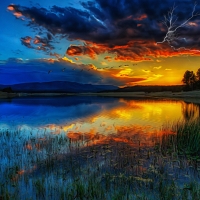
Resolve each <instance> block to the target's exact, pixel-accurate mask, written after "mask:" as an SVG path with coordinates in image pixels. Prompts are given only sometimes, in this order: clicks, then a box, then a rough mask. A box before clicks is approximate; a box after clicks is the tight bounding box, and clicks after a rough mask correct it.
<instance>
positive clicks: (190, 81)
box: [182, 70, 196, 90]
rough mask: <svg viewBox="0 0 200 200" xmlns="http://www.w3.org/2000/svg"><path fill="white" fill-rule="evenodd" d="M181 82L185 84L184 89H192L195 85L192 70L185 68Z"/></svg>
mask: <svg viewBox="0 0 200 200" xmlns="http://www.w3.org/2000/svg"><path fill="white" fill-rule="evenodd" d="M182 82H183V83H184V84H185V85H186V89H192V90H193V89H194V88H195V85H196V76H195V74H194V72H193V71H189V70H187V71H186V72H185V74H184V75H183V79H182Z"/></svg>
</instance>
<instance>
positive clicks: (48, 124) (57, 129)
mask: <svg viewBox="0 0 200 200" xmlns="http://www.w3.org/2000/svg"><path fill="white" fill-rule="evenodd" d="M197 117H199V106H198V105H195V104H192V103H185V102H183V101H167V100H134V99H123V98H104V97H57V98H22V99H13V100H10V101H9V102H5V101H1V102H0V128H1V130H6V129H9V130H19V129H20V130H24V131H26V132H27V133H29V132H30V131H31V132H37V133H40V132H43V131H44V130H45V131H48V132H50V133H52V134H60V133H65V134H71V135H73V133H76V134H77V133H79V134H81V133H87V134H96V133H98V134H103V135H109V134H117V133H119V132H121V131H124V132H128V133H129V134H130V133H131V132H132V131H134V132H135V133H136V132H137V133H146V134H148V135H151V134H155V133H158V132H160V130H161V129H162V126H163V125H164V126H165V125H166V124H172V123H176V122H177V121H180V120H189V119H191V118H193V119H194V118H197Z"/></svg>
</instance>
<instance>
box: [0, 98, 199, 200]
mask: <svg viewBox="0 0 200 200" xmlns="http://www.w3.org/2000/svg"><path fill="white" fill-rule="evenodd" d="M199 116H200V106H199V105H196V104H193V103H185V102H183V101H169V100H145V99H132V98H112V97H109V98H108V97H89V96H88V97H84V96H69V97H51V98H50V97H34V98H29V97H26V98H14V99H10V100H6V101H5V100H1V101H0V132H1V134H0V146H1V148H2V150H1V153H0V159H1V166H0V172H1V176H0V182H1V187H0V192H1V193H0V195H2V196H3V197H5V196H4V195H5V194H7V193H8V195H9V196H10V197H13V196H15V195H16V194H17V195H18V198H19V199H26V198H28V197H29V195H30V194H31V196H32V198H31V199H44V196H45V197H46V198H47V196H48V199H70V198H71V199H74V198H76V196H77V195H80V196H79V198H77V199H87V198H86V196H87V195H86V194H85V193H84V195H85V196H84V195H83V194H82V193H81V194H79V193H77V191H78V189H77V187H83V186H82V185H81V184H82V183H84V181H85V180H87V181H88V187H93V186H90V179H88V177H90V178H91V180H92V181H93V182H94V183H95V184H93V185H97V186H98V187H104V186H106V188H107V187H108V185H107V184H108V182H107V181H108V180H107V179H105V180H104V179H103V178H102V177H105V176H107V174H109V176H108V177H109V180H115V179H117V180H118V181H119V180H120V181H119V182H117V184H118V186H119V185H120V184H125V185H126V184H128V183H127V180H128V179H127V178H126V179H123V181H125V182H123V181H122V178H120V177H121V176H122V175H123V176H125V175H126V176H127V177H129V178H130V177H132V178H133V179H134V181H136V182H138V181H142V182H144V180H145V184H147V182H148V184H149V185H150V187H152V186H151V184H152V182H154V184H156V183H157V182H158V180H157V177H154V176H153V175H152V171H151V174H150V175H148V178H144V177H143V174H145V173H147V171H148V170H150V169H151V167H152V166H153V164H152V163H154V165H156V164H155V163H156V162H158V163H159V165H160V160H159V159H161V156H160V155H159V156H158V153H157V152H156V153H155V151H154V150H155V149H153V150H152V147H154V146H155V145H157V144H158V143H159V141H160V138H162V135H163V134H166V132H168V133H173V130H172V127H173V125H175V124H177V123H178V122H182V123H187V122H188V121H191V120H195V119H198V118H199ZM119 152H122V153H119ZM131 152H132V154H131ZM154 153H155V154H154ZM106 155H107V156H106ZM150 155H154V156H153V157H152V159H151V156H150ZM155 155H156V156H155ZM145 156H146V157H145ZM126 157H127V158H126ZM144 157H145V158H144ZM125 158H126V159H125ZM133 158H134V159H133ZM147 158H148V159H147ZM155 158H156V160H154V159H155ZM168 159H169V160H168V162H169V163H170V165H168V164H167V165H166V166H165V167H164V168H165V170H166V171H168V172H169V174H173V173H174V172H172V171H170V170H169V168H170V166H171V155H170V156H169V158H168ZM172 159H173V162H174V160H175V159H174V155H172ZM136 160H137V162H136ZM141 160H142V161H141ZM140 162H142V163H143V164H142V165H141V163H140ZM151 162H152V163H151ZM138 163H139V164H138ZM136 166H137V167H136ZM141 166H142V167H141ZM185 166H186V167H185V171H184V170H182V171H181V173H188V171H187V168H188V167H187V166H189V164H188V165H187V164H185ZM148 173H150V172H148ZM177 173H179V176H180V172H177ZM119 174H120V175H119ZM133 174H134V176H133ZM172 176H173V177H174V176H175V173H174V175H172ZM177 176H178V175H177ZM92 177H93V178H92ZM113 177H115V178H113ZM185 179H186V177H183V176H181V177H180V180H181V181H182V182H184V181H186V180H185ZM100 180H101V181H100ZM87 181H86V182H87ZM134 181H133V182H131V183H130V184H133V185H134V184H136V183H135V182H134ZM179 182H180V181H179ZM100 183H101V184H102V185H103V186H102V185H98V184H100ZM77 184H78V185H77ZM112 184H113V182H112ZM112 184H111V183H109V185H112ZM55 185H56V186H55ZM80 185H81V186H80ZM133 185H132V186H133ZM66 187H67V188H68V189H69V190H67V191H66ZM113 187H114V186H112V187H111V186H109V187H108V188H107V189H106V191H107V192H108V193H109V195H110V194H112V191H114V188H113ZM123 187H124V185H123ZM126 187H127V188H128V187H129V185H127V186H126ZM134 187H138V183H137V186H135V185H134ZM142 187H143V186H142ZM52 188H56V189H55V190H53V189H52ZM74 188H75V189H74ZM79 189H80V188H79ZM90 189H91V188H90ZM82 190H84V189H83V188H82V189H81V191H82ZM92 190H94V191H96V190H95V188H93V189H92ZM72 191H73V192H72ZM130 191H131V189H130ZM138 191H139V189H138ZM79 192H80V191H79ZM82 192H83V191H82ZM58 193H59V195H63V197H62V198H61V197H59V198H56V197H57V195H58ZM69 193H70V195H71V197H70V198H69ZM76 193H77V194H76ZM87 193H88V192H87ZM104 193H105V192H104V189H102V193H101V194H99V193H98V194H96V197H97V196H98V195H99V196H100V197H101V198H104V197H105V196H103V195H104ZM136 193H137V195H139V193H140V192H136ZM81 195H83V196H84V197H83V196H82V197H81ZM91 195H94V194H93V193H92V194H91ZM109 195H108V196H106V197H105V198H106V199H113V198H114V197H113V196H112V195H110V196H109ZM113 195H114V194H113ZM116 195H117V194H116ZM123 195H125V194H123ZM126 195H128V193H126ZM129 195H133V194H132V193H131V192H130V194H129ZM134 195H136V194H134ZM151 195H152V198H155V196H156V195H157V193H155V194H154V193H152V194H151ZM96 197H95V198H96ZM100 197H99V199H101V198H100ZM130 197H131V196H130ZM132 197H133V196H132ZM134 197H135V196H134ZM90 198H91V197H90ZM95 198H94V199H95ZM96 199H98V198H96ZM122 199H123V198H122Z"/></svg>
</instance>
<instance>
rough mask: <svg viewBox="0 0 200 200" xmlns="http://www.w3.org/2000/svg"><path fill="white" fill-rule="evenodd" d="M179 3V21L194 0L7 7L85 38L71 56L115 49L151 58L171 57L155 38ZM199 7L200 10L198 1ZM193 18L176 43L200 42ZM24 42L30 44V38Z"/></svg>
mask: <svg viewBox="0 0 200 200" xmlns="http://www.w3.org/2000/svg"><path fill="white" fill-rule="evenodd" d="M174 3H175V5H176V6H177V8H176V10H175V14H176V16H177V17H178V19H177V24H180V23H182V22H183V21H184V20H186V19H187V18H189V17H190V16H191V13H192V9H193V6H194V3H193V2H192V1H191V0H176V1H174V0H164V1H163V0H132V1H130V0H107V1H105V0H96V1H88V2H84V3H82V6H83V8H84V9H81V10H80V9H77V8H73V7H65V8H61V7H58V6H53V7H52V8H50V9H46V8H41V7H30V8H29V7H23V6H20V5H10V6H8V10H10V11H12V12H13V13H15V12H18V13H21V14H22V16H23V17H25V19H29V25H30V26H31V27H38V26H40V27H43V28H45V29H46V30H47V31H48V32H49V34H52V35H61V36H62V37H66V38H67V39H69V40H72V41H73V40H81V41H83V42H85V44H84V45H83V46H82V47H80V46H77V47H76V46H75V45H73V46H70V47H69V48H68V49H67V54H68V55H76V56H77V55H81V54H82V55H89V56H90V57H91V58H95V55H98V54H100V53H105V52H109V53H114V54H116V59H117V60H118V59H122V60H125V59H127V60H146V59H147V58H146V57H145V55H152V56H157V55H160V56H166V55H170V54H171V53H172V51H173V49H171V48H170V47H169V46H167V45H165V44H164V45H163V44H160V45H155V43H156V42H158V41H162V40H163V38H164V36H165V34H166V30H167V29H166V27H165V26H164V25H163V24H162V23H161V22H162V20H163V19H164V15H167V14H168V11H169V10H170V8H171V7H172V6H173V5H174ZM196 11H197V12H199V11H200V6H199V5H197V7H196ZM192 22H194V24H191V25H189V24H188V25H187V26H185V27H183V28H181V29H179V32H178V35H180V36H181V37H182V36H183V38H186V40H184V41H179V40H176V41H174V42H176V43H177V46H180V45H182V44H183V43H187V45H186V46H190V45H192V47H195V48H196V47H199V45H198V44H197V42H199V39H198V41H197V40H196V38H197V37H198V35H199V32H200V28H199V27H200V26H199V24H200V22H199V21H198V17H194V18H193V19H192ZM195 24H196V25H197V26H196V25H195ZM23 44H24V45H26V46H27V47H29V43H26V42H25V43H23ZM160 46H161V47H162V48H161V47H160ZM166 50H167V53H166ZM178 53H179V52H177V54H178ZM139 57H141V59H139Z"/></svg>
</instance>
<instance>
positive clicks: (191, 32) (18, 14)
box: [0, 0, 200, 87]
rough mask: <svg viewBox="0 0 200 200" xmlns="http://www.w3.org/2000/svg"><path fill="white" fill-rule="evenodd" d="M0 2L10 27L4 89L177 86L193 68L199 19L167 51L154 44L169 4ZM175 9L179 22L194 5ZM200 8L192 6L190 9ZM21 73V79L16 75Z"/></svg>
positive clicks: (3, 56) (4, 35) (1, 55)
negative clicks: (51, 84)
mask: <svg viewBox="0 0 200 200" xmlns="http://www.w3.org/2000/svg"><path fill="white" fill-rule="evenodd" d="M0 4H1V8H2V14H1V15H2V19H5V20H1V22H0V25H1V26H2V27H6V26H7V25H6V24H7V23H8V24H9V28H5V29H4V28H3V29H2V32H1V35H0V39H1V41H2V42H1V44H0V47H1V49H2V51H1V52H0V60H1V63H0V70H1V75H0V77H1V79H0V84H5V85H6V84H7V85H8V79H10V80H12V82H10V84H17V83H26V82H47V81H70V82H74V81H76V82H78V83H82V84H95V85H97V84H105V85H115V86H118V87H123V86H133V85H175V84H176V85H181V84H182V82H181V80H182V76H183V74H184V72H185V71H186V70H187V69H188V70H193V71H196V70H197V69H198V63H199V62H200V57H199V55H200V49H199V37H198V36H199V34H200V29H199V27H200V20H199V19H200V18H199V16H196V17H194V18H191V20H189V21H188V23H187V24H186V25H185V26H184V27H183V28H180V29H179V35H180V36H179V39H177V40H176V41H174V43H173V44H172V45H171V46H170V45H169V43H168V42H163V43H158V42H159V41H162V40H163V38H164V36H165V34H166V31H167V27H166V26H165V24H163V23H161V21H163V20H164V18H163V16H164V15H166V13H167V12H168V11H169V10H170V8H171V7H172V6H173V2H172V1H165V2H163V3H162V4H161V3H160V2H159V1H144V0H142V1H139V0H133V1H131V2H130V3H129V2H128V1H119V6H115V3H113V0H109V1H106V2H104V1H103V0H94V1H93V2H92V3H91V2H89V1H87V0H84V1H82V2H79V3H78V2H76V1H75V2H74V3H70V2H68V1H67V2H65V3H63V2H59V3H58V2H57V1H55V0H51V1H49V2H46V1H41V2H38V1H37V0H34V1H33V2H32V3H30V2H29V3H28V2H27V1H25V0H22V1H20V2H19V1H18V0H14V1H13V2H8V1H6V2H5V1H4V2H1V3H0ZM176 4H177V8H176V9H175V11H174V12H175V13H174V14H175V15H177V24H180V23H183V22H184V20H185V19H187V16H190V14H191V11H192V8H193V5H194V4H193V3H192V2H191V1H188V2H187V8H186V7H185V4H184V3H182V1H177V2H176ZM122 5H123V6H122ZM155 7H156V8H157V9H156V10H157V11H156V12H155V10H154V8H155ZM199 11H200V6H199V5H197V6H196V7H195V12H197V13H198V12H199ZM179 16H185V19H182V17H179ZM174 45H175V46H174ZM172 47H173V48H172ZM19 59H20V62H19ZM49 61H51V62H49ZM64 61H65V62H64ZM10 63H12V65H11V64H10ZM27 66H28V67H27ZM36 66H37V67H36ZM90 66H94V67H90ZM72 69H74V70H72ZM76 69H78V71H77V70H76ZM27 70H28V71H27ZM25 71H26V76H18V74H21V73H24V72H25ZM45 72H46V73H45ZM49 72H50V73H49ZM47 74H49V76H47ZM13 77H18V78H13ZM79 77H81V78H79ZM91 77H92V78H91Z"/></svg>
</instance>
